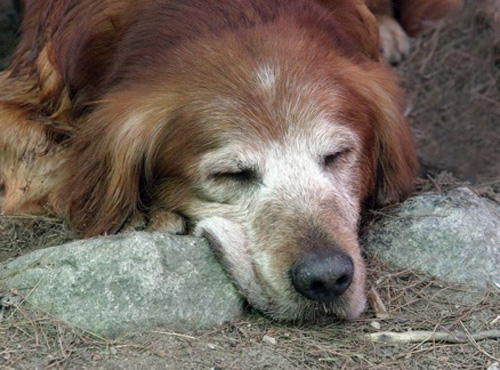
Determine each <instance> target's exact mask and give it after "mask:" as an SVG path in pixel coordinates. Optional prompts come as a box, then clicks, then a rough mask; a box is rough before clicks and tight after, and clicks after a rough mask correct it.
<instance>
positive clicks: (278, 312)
mask: <svg viewBox="0 0 500 370" xmlns="http://www.w3.org/2000/svg"><path fill="white" fill-rule="evenodd" d="M236 284H237V285H238V286H240V284H239V283H238V282H237V281H236ZM240 289H241V288H240ZM263 290H264V289H263ZM247 299H249V303H250V304H251V305H252V306H254V307H255V308H257V309H258V310H260V311H262V312H264V313H266V314H267V315H269V316H270V317H272V318H273V319H275V320H278V321H292V322H309V323H328V322H336V321H352V320H355V319H357V318H358V317H359V316H360V315H361V314H362V313H363V312H364V311H365V309H366V295H365V292H364V290H362V289H360V290H359V291H353V292H350V294H348V293H346V294H345V295H343V296H341V297H339V298H337V299H335V300H332V301H329V302H317V301H312V300H310V299H307V298H304V297H303V296H301V295H300V294H298V293H292V294H290V296H288V297H286V298H282V299H279V298H276V296H274V297H267V299H262V298H261V299H259V300H258V301H256V302H253V301H251V296H250V297H249V296H247ZM263 302H265V305H262V303H263Z"/></svg>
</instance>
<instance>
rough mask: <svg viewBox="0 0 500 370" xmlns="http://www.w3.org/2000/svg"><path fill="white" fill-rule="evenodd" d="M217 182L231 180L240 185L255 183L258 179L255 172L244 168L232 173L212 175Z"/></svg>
mask: <svg viewBox="0 0 500 370" xmlns="http://www.w3.org/2000/svg"><path fill="white" fill-rule="evenodd" d="M213 177H214V178H215V179H218V180H231V181H237V182H242V183H249V182H255V181H257V180H258V179H259V176H258V174H257V172H256V171H255V170H253V169H250V168H244V169H241V170H239V171H234V172H218V173H215V174H214V175H213Z"/></svg>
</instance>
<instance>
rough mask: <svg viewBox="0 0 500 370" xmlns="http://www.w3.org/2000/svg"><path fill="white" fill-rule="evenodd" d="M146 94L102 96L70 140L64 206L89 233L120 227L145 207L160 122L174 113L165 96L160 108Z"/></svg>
mask: <svg viewBox="0 0 500 370" xmlns="http://www.w3.org/2000/svg"><path fill="white" fill-rule="evenodd" d="M145 96H146V95H142V96H141V95H140V94H137V93H136V92H120V93H115V94H114V95H113V96H110V97H108V98H106V99H104V100H102V101H100V102H99V103H98V104H99V107H97V108H96V110H95V111H94V112H93V113H92V114H91V115H90V116H89V117H88V119H87V120H86V121H85V122H83V124H82V129H81V131H80V132H79V133H78V135H77V137H76V138H75V139H74V141H73V142H72V143H71V145H72V153H71V157H70V158H69V160H68V161H67V162H66V163H65V167H64V168H63V170H64V171H65V172H66V176H67V177H66V181H65V183H64V184H63V185H62V187H61V189H62V190H61V207H62V208H63V209H65V211H66V213H67V216H68V219H69V221H70V224H71V225H72V226H73V227H74V228H75V229H77V230H78V231H80V232H81V233H82V235H83V236H84V237H89V236H94V235H99V234H105V233H115V232H117V231H118V230H119V229H120V228H121V227H122V226H123V224H124V223H125V221H126V220H127V219H128V218H130V217H132V216H134V215H135V214H137V213H138V212H140V210H141V209H140V208H141V206H142V204H141V196H142V195H143V194H142V193H143V192H144V191H145V190H147V189H146V186H147V182H148V181H149V177H150V176H151V173H150V171H151V169H150V168H149V167H151V166H152V162H153V159H152V157H154V155H155V149H156V146H157V136H158V132H159V131H160V129H159V128H160V126H162V125H164V124H165V122H167V121H168V116H169V113H170V112H169V111H168V104H167V102H166V101H165V100H164V101H163V105H161V108H162V109H161V112H157V111H155V107H154V104H153V103H151V101H147V100H146V99H145ZM66 198H67V199H68V200H67V201H66V200H64V199H66Z"/></svg>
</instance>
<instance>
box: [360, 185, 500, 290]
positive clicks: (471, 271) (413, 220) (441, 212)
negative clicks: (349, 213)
mask: <svg viewBox="0 0 500 370" xmlns="http://www.w3.org/2000/svg"><path fill="white" fill-rule="evenodd" d="M362 239H363V243H364V245H365V246H366V248H367V251H368V253H369V254H376V255H378V256H379V257H381V258H382V259H384V260H386V261H388V262H389V263H391V264H392V265H394V266H395V267H397V268H401V269H406V268H411V269H416V270H420V271H423V272H425V273H427V274H430V275H432V276H435V277H438V278H440V279H442V280H444V281H450V282H458V283H466V284H471V285H474V286H477V287H482V288H484V287H486V288H488V287H493V286H496V285H497V284H498V285H499V286H500V206H499V205H498V204H497V203H493V202H489V201H486V200H483V199H481V198H479V197H478V196H477V195H476V194H474V193H473V192H472V191H471V190H469V189H468V188H464V187H462V188H458V189H454V190H451V191H449V192H447V193H444V194H423V195H419V196H416V197H413V198H411V199H409V200H408V201H406V202H405V203H404V204H402V206H401V207H400V208H398V209H397V210H395V211H393V212H390V213H389V214H388V215H387V216H386V217H384V219H383V220H381V221H379V222H377V223H376V224H375V225H374V226H373V227H372V228H370V230H368V231H367V232H366V233H365V235H364V236H363V238H362Z"/></svg>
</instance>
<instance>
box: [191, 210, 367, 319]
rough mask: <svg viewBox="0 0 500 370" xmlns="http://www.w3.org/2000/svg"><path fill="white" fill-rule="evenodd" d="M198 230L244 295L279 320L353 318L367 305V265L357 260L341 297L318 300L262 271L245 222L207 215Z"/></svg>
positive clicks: (196, 231) (255, 305)
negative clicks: (355, 271) (275, 283)
mask: <svg viewBox="0 0 500 370" xmlns="http://www.w3.org/2000/svg"><path fill="white" fill-rule="evenodd" d="M195 234H196V235H198V236H203V237H205V238H207V239H208V241H209V242H210V243H211V245H212V247H213V249H214V250H215V253H216V254H217V255H218V257H219V259H220V260H221V262H222V264H223V265H224V267H225V269H226V271H227V272H228V273H229V275H230V276H231V278H232V280H233V281H234V283H235V284H236V285H237V287H238V288H239V290H240V292H241V293H242V295H243V296H244V297H245V298H246V299H247V301H248V302H249V303H250V304H251V305H252V306H253V307H255V308H256V309H258V310H260V311H262V312H264V313H266V314H267V315H269V316H271V317H272V318H274V319H276V320H279V321H300V322H304V321H307V322H324V321H335V320H339V319H340V320H354V319H356V318H357V317H359V316H360V315H361V313H362V312H363V311H364V310H365V307H366V295H365V291H364V276H365V274H364V265H363V263H362V262H360V263H359V264H358V266H359V268H360V269H361V270H362V271H359V272H358V275H357V278H355V280H357V281H358V283H357V284H352V285H351V286H350V287H349V288H348V289H347V291H346V292H345V293H344V294H343V295H342V296H340V297H338V298H336V299H334V300H332V301H330V302H318V301H313V300H310V299H307V298H305V297H304V296H302V295H300V294H299V293H297V292H296V291H295V290H294V289H293V287H292V286H291V284H290V283H289V282H282V284H279V285H281V286H282V287H285V288H280V289H278V290H276V289H275V288H273V287H271V285H270V284H267V283H266V280H265V278H264V276H265V274H263V273H259V271H256V270H258V264H257V263H255V261H253V260H252V258H251V257H250V253H249V249H248V244H247V234H246V232H245V229H244V227H243V226H242V225H240V224H237V223H234V222H232V221H230V220H228V219H226V218H222V217H210V218H207V219H204V220H202V221H200V222H199V223H198V225H197V226H196V230H195Z"/></svg>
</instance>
